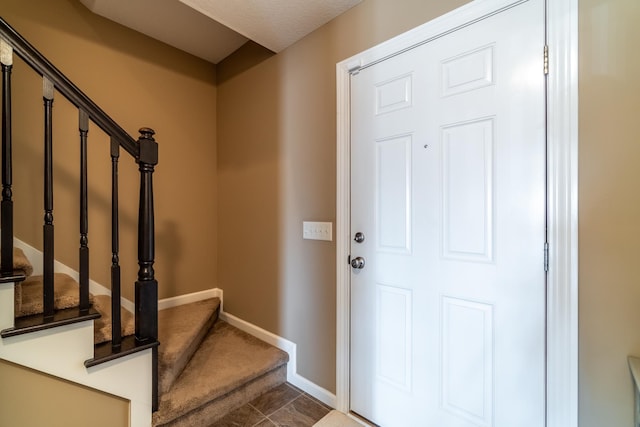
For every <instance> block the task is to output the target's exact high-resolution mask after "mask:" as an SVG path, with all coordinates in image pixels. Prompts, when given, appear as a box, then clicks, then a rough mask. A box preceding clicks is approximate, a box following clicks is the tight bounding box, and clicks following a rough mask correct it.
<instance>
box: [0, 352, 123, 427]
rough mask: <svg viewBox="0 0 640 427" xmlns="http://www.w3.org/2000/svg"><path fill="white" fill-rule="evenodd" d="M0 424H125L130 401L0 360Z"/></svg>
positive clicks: (117, 426) (116, 426)
mask: <svg viewBox="0 0 640 427" xmlns="http://www.w3.org/2000/svg"><path fill="white" fill-rule="evenodd" d="M0 378H2V381H0V414H2V415H1V416H0V420H1V422H0V424H2V425H3V426H25V427H26V426H64V427H86V426H92V427H126V426H128V425H129V401H128V400H125V399H122V398H119V397H116V396H112V395H110V394H106V393H102V392H100V391H97V390H93V389H91V388H88V387H85V386H82V385H79V384H75V383H72V382H68V381H64V380H61V379H59V378H55V377H52V376H50V375H47V374H43V373H40V372H37V371H33V370H31V369H27V368H24V367H22V366H18V365H14V364H13V363H9V362H6V361H4V360H2V361H0Z"/></svg>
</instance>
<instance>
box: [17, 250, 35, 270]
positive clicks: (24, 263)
mask: <svg viewBox="0 0 640 427" xmlns="http://www.w3.org/2000/svg"><path fill="white" fill-rule="evenodd" d="M13 269H14V270H17V271H22V272H23V273H24V275H25V277H29V276H31V274H33V266H32V265H31V263H30V262H29V260H28V259H27V256H26V255H25V254H24V252H23V251H22V249H20V248H15V247H14V248H13Z"/></svg>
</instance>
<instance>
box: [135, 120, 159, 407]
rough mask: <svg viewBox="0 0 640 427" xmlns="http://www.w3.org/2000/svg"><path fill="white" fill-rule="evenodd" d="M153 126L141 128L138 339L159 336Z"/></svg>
mask: <svg viewBox="0 0 640 427" xmlns="http://www.w3.org/2000/svg"><path fill="white" fill-rule="evenodd" d="M154 133H155V132H154V131H153V129H149V128H142V129H140V137H139V138H138V150H139V151H138V159H137V160H138V165H139V170H140V207H139V210H138V265H139V267H140V268H139V270H138V281H137V282H136V302H135V305H136V338H137V339H138V340H141V341H147V340H151V341H157V339H158V282H157V281H156V279H155V273H154V271H153V263H154V257H155V229H154V221H153V170H154V167H155V165H157V164H158V144H157V143H156V141H155V140H154V139H153V135H154ZM152 352H153V353H152V354H153V356H152V364H153V366H152V368H151V369H152V378H153V380H152V382H153V384H152V386H151V387H152V388H151V389H152V409H153V411H156V410H158V347H157V346H154V347H153V349H152Z"/></svg>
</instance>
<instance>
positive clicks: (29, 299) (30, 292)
mask: <svg viewBox="0 0 640 427" xmlns="http://www.w3.org/2000/svg"><path fill="white" fill-rule="evenodd" d="M53 281H54V292H53V295H54V302H53V304H54V308H55V309H56V310H61V309H65V308H72V307H77V306H78V304H79V302H80V295H79V287H78V282H76V281H75V280H74V279H73V278H72V277H71V276H69V275H67V274H64V273H54V277H53ZM43 282H44V277H43V276H31V277H28V278H27V279H26V280H25V281H24V282H22V283H21V284H20V288H21V290H20V292H16V293H15V295H16V299H17V298H18V297H19V298H20V301H19V302H18V301H17V300H16V305H15V310H16V313H15V317H23V316H30V315H33V314H40V313H42V312H43V310H44V306H43V304H42V287H43ZM90 300H91V297H90Z"/></svg>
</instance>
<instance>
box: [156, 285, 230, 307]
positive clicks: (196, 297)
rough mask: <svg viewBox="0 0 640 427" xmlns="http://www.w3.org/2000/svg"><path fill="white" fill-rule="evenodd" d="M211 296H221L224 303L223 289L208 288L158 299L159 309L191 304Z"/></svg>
mask: <svg viewBox="0 0 640 427" xmlns="http://www.w3.org/2000/svg"><path fill="white" fill-rule="evenodd" d="M210 298H220V301H221V304H222V289H218V288H214V289H206V290H204V291H200V292H194V293H191V294H184V295H178V296H177V297H171V298H165V299H161V300H160V301H158V310H166V309H167V308H171V307H177V306H179V305H184V304H190V303H192V302H197V301H204V300H206V299H210Z"/></svg>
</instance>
